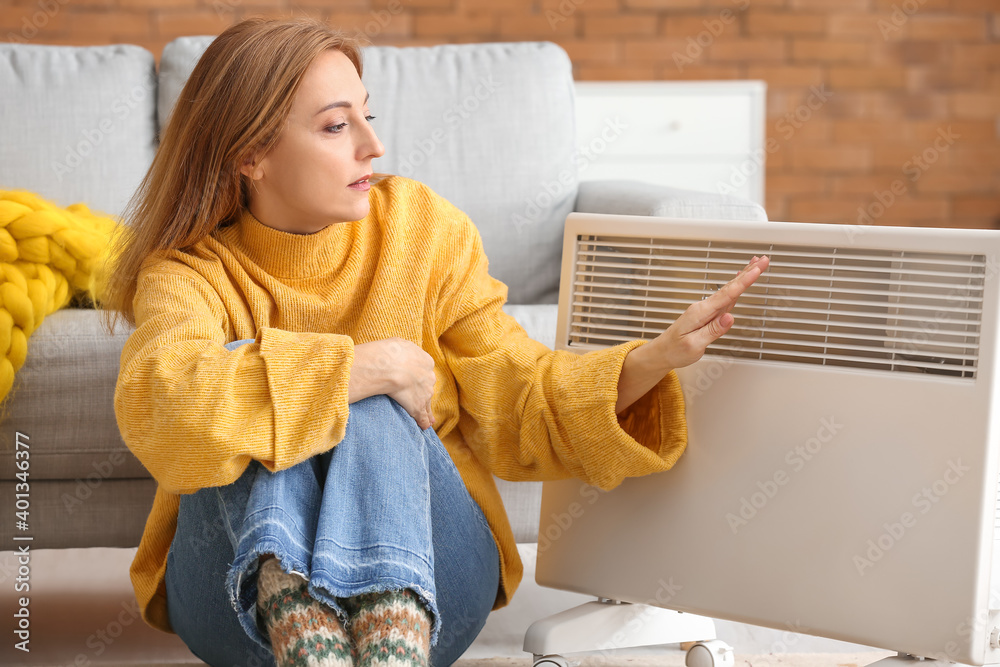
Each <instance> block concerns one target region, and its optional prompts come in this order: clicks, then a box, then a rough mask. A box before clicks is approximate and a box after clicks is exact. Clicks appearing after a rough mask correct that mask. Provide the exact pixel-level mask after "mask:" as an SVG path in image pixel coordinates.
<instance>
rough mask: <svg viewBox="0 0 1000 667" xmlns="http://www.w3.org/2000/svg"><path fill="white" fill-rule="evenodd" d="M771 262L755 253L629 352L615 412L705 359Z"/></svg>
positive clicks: (620, 381) (621, 376)
mask: <svg viewBox="0 0 1000 667" xmlns="http://www.w3.org/2000/svg"><path fill="white" fill-rule="evenodd" d="M769 263H770V259H769V258H768V257H754V258H753V259H752V260H750V263H749V264H747V265H746V266H745V267H744V268H743V270H742V271H740V272H739V273H738V274H737V275H736V277H735V278H733V279H732V280H730V281H729V282H728V283H726V284H725V285H723V286H722V288H721V289H719V290H718V291H717V292H716V293H715V294H713V295H712V296H710V297H708V298H707V299H703V300H702V301H698V302H695V303H693V304H691V305H690V306H689V307H688V308H687V310H685V311H684V313H683V314H681V316H680V317H678V318H677V320H676V321H675V322H674V323H673V324H671V325H670V326H669V327H668V328H667V330H666V331H664V332H663V333H661V334H660V335H659V336H657V337H656V338H655V339H653V340H652V341H650V342H649V343H648V344H646V345H641V346H639V347H637V348H635V349H633V350H632V351H631V352H629V353H628V356H626V357H625V362H624V363H623V364H622V372H621V375H619V377H618V402H617V403H616V404H615V412H617V413H621V412H622V411H624V410H625V409H626V408H627V407H628V406H630V405H632V404H633V403H635V402H636V401H637V400H639V399H640V398H641V397H642V396H644V395H645V394H646V392H647V391H649V390H650V389H652V388H653V387H655V386H656V384H657V383H658V382H659V381H660V380H662V379H663V378H664V377H665V376H666V374H667V373H669V372H670V371H672V370H674V369H677V368H684V367H685V366H690V365H691V364H693V363H694V362H696V361H698V360H699V359H701V357H702V355H703V354H705V348H706V347H708V346H709V345H710V344H711V343H712V342H713V341H714V340H716V339H717V338H719V337H720V336H722V335H723V334H724V333H726V332H727V331H729V329H730V327H732V326H733V316H732V315H731V314H730V312H729V311H730V310H732V309H733V306H734V305H736V300H737V299H738V298H739V297H740V295H741V294H743V292H744V291H745V290H746V289H747V288H748V287H750V285H752V284H753V283H754V281H755V280H757V278H758V277H760V274H761V273H763V272H764V271H766V270H767V267H768V264H769Z"/></svg>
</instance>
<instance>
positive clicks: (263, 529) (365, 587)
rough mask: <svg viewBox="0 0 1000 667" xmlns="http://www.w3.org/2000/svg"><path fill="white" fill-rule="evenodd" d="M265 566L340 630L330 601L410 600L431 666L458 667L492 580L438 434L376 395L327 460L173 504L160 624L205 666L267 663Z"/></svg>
mask: <svg viewBox="0 0 1000 667" xmlns="http://www.w3.org/2000/svg"><path fill="white" fill-rule="evenodd" d="M252 342H253V340H252V339H246V340H239V341H234V342H232V343H229V344H228V345H226V347H227V348H228V349H233V348H235V346H237V345H241V344H245V343H252ZM264 553H272V554H274V555H275V556H276V557H277V558H278V560H279V562H280V563H281V566H282V569H283V570H285V572H296V573H299V574H301V575H302V576H303V577H304V578H305V579H307V580H308V582H309V584H308V591H309V594H310V595H312V596H313V597H314V598H316V599H317V600H319V601H320V602H322V603H325V604H326V605H328V606H329V607H330V608H332V609H333V610H334V611H335V612H336V614H337V615H338V617H339V618H340V620H341V622H342V623H343V624H344V626H345V627H347V624H346V619H347V616H346V612H345V610H344V608H343V606H342V605H341V602H340V600H339V599H338V598H345V597H350V596H354V595H358V594H360V593H365V592H369V591H383V590H398V589H402V588H409V589H411V590H413V591H414V592H415V593H416V594H417V596H418V597H419V598H420V600H421V602H422V603H423V606H424V609H426V610H428V611H429V613H430V616H431V620H432V623H431V654H430V656H429V659H430V665H431V667H447V665H450V664H452V663H453V662H455V661H456V660H458V658H459V657H460V656H461V655H462V653H464V652H465V650H466V649H467V648H468V647H469V645H470V644H471V643H472V641H473V640H474V639H475V638H476V636H477V635H478V634H479V632H480V630H482V628H483V625H485V623H486V617H487V616H488V615H489V612H490V610H491V609H492V607H493V603H494V601H495V600H496V595H497V590H498V586H499V578H500V556H499V553H498V551H497V547H496V543H495V542H494V539H493V535H492V533H491V531H490V529H489V526H488V525H487V523H486V519H485V517H484V516H483V513H482V510H481V509H480V508H479V506H478V505H477V504H476V502H475V501H474V500H473V499H472V497H471V496H470V495H469V492H468V491H467V490H466V488H465V484H464V482H463V481H462V478H461V476H460V475H459V473H458V470H457V469H456V468H455V464H454V462H453V461H452V459H451V456H450V455H449V454H448V452H447V450H446V449H445V447H444V445H443V444H442V443H441V440H440V439H439V438H438V437H437V434H436V433H435V432H434V429H433V428H428V429H424V430H421V429H420V427H419V426H418V425H417V423H416V421H415V420H414V419H413V418H412V417H411V416H410V415H409V414H408V413H407V412H406V411H405V410H404V409H403V408H402V407H401V406H400V405H399V404H398V403H396V402H395V401H394V400H392V399H391V398H389V397H388V396H386V395H382V394H380V395H376V396H370V397H368V398H366V399H363V400H360V401H357V402H355V403H352V404H351V405H350V413H349V416H348V423H347V429H346V433H345V435H344V438H343V440H341V441H340V442H339V443H337V445H336V446H334V447H333V448H332V449H330V450H328V451H326V452H324V453H322V454H319V455H317V456H314V457H312V458H311V459H309V460H306V461H303V462H302V463H300V464H298V465H296V466H293V467H291V468H288V469H285V470H281V471H279V472H277V473H271V472H270V471H268V470H267V469H266V468H265V467H263V466H262V465H261V464H260V462H258V461H256V460H253V461H251V462H250V464H249V465H248V466H247V469H246V471H245V472H244V473H243V475H242V476H241V477H240V478H239V479H238V480H236V481H235V482H233V483H232V484H229V485H227V486H221V487H208V488H204V489H201V490H199V491H197V492H196V493H193V494H185V495H182V496H181V501H180V510H179V512H178V517H177V532H176V533H175V534H174V539H173V542H172V543H171V545H170V551H169V553H168V556H167V571H166V587H167V607H168V614H169V618H170V624H171V626H172V627H173V629H174V632H176V633H177V634H178V636H180V638H181V639H182V640H183V641H184V643H185V644H186V645H187V646H188V648H189V649H191V651H192V652H193V653H194V654H195V655H196V656H198V658H200V659H201V660H203V661H204V662H206V663H208V664H209V665H213V666H214V667H223V666H225V667H231V666H232V667H235V666H240V667H247V666H249V667H253V666H255V665H262V666H264V665H266V666H273V665H274V664H275V660H274V654H273V652H272V649H271V642H270V639H269V637H268V636H267V631H266V629H265V628H263V627H262V626H260V625H258V622H257V609H256V603H257V576H256V575H257V565H258V558H259V556H260V555H261V554H264Z"/></svg>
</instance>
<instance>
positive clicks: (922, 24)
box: [0, 0, 1000, 228]
mask: <svg viewBox="0 0 1000 667" xmlns="http://www.w3.org/2000/svg"><path fill="white" fill-rule="evenodd" d="M0 1H2V2H3V4H2V5H0V39H3V40H5V41H11V40H20V41H30V42H33V43H47V44H107V43H114V42H129V43H134V44H140V45H142V46H145V47H146V48H148V49H150V50H151V51H153V53H155V54H156V55H157V57H159V54H160V52H161V51H162V49H163V45H164V44H166V43H167V42H168V41H170V40H171V39H173V38H175V37H178V36H181V35H192V34H217V33H218V32H219V31H220V30H222V29H223V28H225V27H226V26H227V25H229V24H230V23H232V22H233V21H235V20H239V19H241V18H243V17H246V16H250V15H256V14H262V15H267V16H286V15H289V14H309V15H312V16H316V17H319V18H322V19H324V20H327V21H328V22H330V23H331V24H333V25H338V26H341V27H344V28H347V29H348V30H349V31H350V32H352V33H353V32H356V31H358V32H362V33H363V34H366V35H367V36H368V37H369V38H370V40H371V41H372V43H375V44H392V45H397V46H407V45H428V44H440V43H445V42H472V41H507V40H511V41H515V40H551V41H554V42H556V43H558V44H560V45H562V46H563V47H564V48H565V49H566V51H567V52H568V53H569V55H570V57H571V59H572V60H573V64H574V72H575V76H576V78H577V79H581V80H624V79H638V80H645V79H663V80H669V79H740V78H754V79H763V80H764V81H766V82H767V84H768V109H767V112H768V119H767V134H768V139H769V150H768V152H767V180H766V190H767V209H768V214H769V216H770V217H771V219H772V220H795V221H813V222H827V221H828V222H850V223H856V222H857V221H858V220H859V217H861V218H862V222H870V223H875V224H893V225H924V226H953V227H981V228H989V227H1000V0H294V1H290V0H0ZM890 198H891V199H892V204H891V205H889V206H881V205H879V200H880V199H881V200H882V202H887V201H888V200H889V199H890ZM865 212H867V214H868V216H869V217H868V218H867V219H865V218H864V213H865Z"/></svg>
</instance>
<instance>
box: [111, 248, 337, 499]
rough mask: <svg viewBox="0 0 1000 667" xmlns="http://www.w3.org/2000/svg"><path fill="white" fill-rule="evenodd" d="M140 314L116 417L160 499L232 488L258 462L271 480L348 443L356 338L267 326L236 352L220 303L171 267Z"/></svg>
mask: <svg viewBox="0 0 1000 667" xmlns="http://www.w3.org/2000/svg"><path fill="white" fill-rule="evenodd" d="M167 264H169V266H166V265H167ZM134 305H135V318H136V329H135V331H133V332H132V334H131V335H130V336H129V339H128V340H127V341H126V343H125V346H124V348H123V349H122V354H121V364H120V371H119V375H118V381H117V385H116V388H115V396H114V406H115V416H116V418H117V420H118V426H119V430H120V431H121V435H122V438H123V439H124V441H125V444H126V445H128V447H129V449H130V450H131V451H132V452H133V453H134V454H135V455H136V457H137V458H138V459H139V461H140V462H141V463H142V464H143V465H144V466H145V467H146V469H147V470H149V472H150V474H151V475H152V476H153V478H154V479H156V481H157V483H158V484H159V485H160V486H161V487H163V488H164V490H166V491H168V492H171V493H193V492H195V491H197V490H198V489H201V488H205V487H210V486H223V485H226V484H231V483H232V482H234V481H236V480H237V479H238V478H239V477H240V475H241V474H242V473H243V472H244V470H246V466H247V465H248V464H249V463H250V461H251V460H252V459H256V460H258V461H260V462H261V463H262V464H263V465H264V466H265V467H266V468H267V469H268V470H270V471H272V472H275V471H278V470H282V469H285V468H289V467H291V466H293V465H296V464H298V463H300V462H302V461H305V460H306V459H308V458H310V457H312V456H314V455H316V454H319V453H322V452H324V451H326V450H328V449H330V448H331V447H333V446H334V445H335V444H336V443H338V442H340V440H341V439H343V437H344V431H345V428H346V425H347V415H348V404H347V385H348V379H349V377H350V371H351V365H352V363H353V361H354V343H353V341H352V339H351V338H350V337H348V336H343V335H337V334H326V333H295V332H289V331H284V330H281V329H276V328H272V327H261V328H260V329H258V331H257V334H256V337H255V340H254V342H253V343H249V344H246V345H241V346H239V347H237V348H236V349H234V350H229V349H227V348H226V347H225V344H226V342H228V341H227V337H228V334H227V331H228V328H229V327H228V321H229V320H228V316H227V314H226V309H225V306H224V303H223V301H222V299H221V298H220V296H219V295H218V293H217V292H216V291H215V290H214V289H213V288H212V286H211V285H210V284H209V283H208V281H207V280H205V279H204V278H203V277H202V276H201V275H199V274H198V273H197V272H196V271H194V270H193V269H190V268H188V267H186V266H183V265H180V264H174V263H169V262H161V263H160V264H157V265H155V266H154V267H153V268H151V269H149V270H147V269H144V270H143V271H142V272H141V273H140V276H139V281H138V288H137V292H136V296H135V301H134Z"/></svg>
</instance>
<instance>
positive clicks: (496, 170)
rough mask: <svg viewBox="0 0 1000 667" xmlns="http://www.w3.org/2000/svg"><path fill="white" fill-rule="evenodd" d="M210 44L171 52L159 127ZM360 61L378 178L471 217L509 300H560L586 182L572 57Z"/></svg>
mask: <svg viewBox="0 0 1000 667" xmlns="http://www.w3.org/2000/svg"><path fill="white" fill-rule="evenodd" d="M212 39H213V37H210V36H207V37H181V38H179V39H176V40H174V41H172V42H170V43H169V44H167V46H166V47H165V48H164V50H163V56H162V58H161V59H160V81H161V83H160V100H159V117H160V121H161V123H162V122H165V121H166V119H167V117H168V115H169V113H170V110H171V109H172V108H173V105H174V102H175V101H176V99H177V97H178V95H179V94H180V91H181V89H182V88H183V85H184V82H185V81H187V78H188V76H190V73H191V71H192V70H193V69H194V66H195V64H196V62H197V60H198V58H199V57H200V56H201V54H202V53H203V52H204V50H205V49H206V48H207V47H208V45H209V43H211V41H212ZM363 62H364V75H363V81H364V84H365V87H366V89H367V90H368V92H369V93H370V94H371V100H370V101H369V109H370V111H371V113H372V115H374V116H375V117H376V119H375V120H374V121H372V122H373V125H374V127H375V130H376V132H377V133H378V135H379V138H380V139H381V140H382V143H383V144H384V145H385V150H386V152H385V155H384V156H383V157H381V158H379V159H377V160H375V162H374V167H373V168H374V170H375V171H378V172H383V173H392V174H399V175H401V176H407V177H409V178H414V179H416V180H418V181H421V182H424V183H426V184H427V185H429V186H430V187H431V188H433V189H434V190H435V191H436V192H438V193H439V194H441V195H442V196H444V197H445V198H446V199H448V200H449V201H451V202H452V203H453V204H455V205H456V206H457V207H458V208H460V209H461V210H463V211H465V212H466V213H467V214H468V215H469V217H470V218H471V219H472V221H473V222H474V223H475V224H476V226H477V228H478V229H479V232H480V234H481V235H482V237H483V246H484V248H485V250H486V255H487V257H489V260H490V272H491V273H492V274H493V275H494V276H495V277H496V278H498V279H499V280H501V281H503V282H504V283H506V284H507V286H508V288H509V292H508V301H509V302H510V303H556V302H557V301H558V296H559V268H560V257H561V255H562V229H563V224H564V222H565V220H566V216H567V215H568V214H569V213H570V211H571V210H572V209H573V203H574V201H575V200H576V189H577V185H578V179H577V166H576V164H575V162H574V157H575V154H576V147H575V146H576V137H575V132H576V130H575V120H574V118H575V117H574V107H573V73H572V66H571V63H570V60H569V57H568V56H567V55H566V52H565V51H563V49H562V48H561V47H559V46H558V45H556V44H553V43H550V42H511V43H505V42H497V43H489V44H444V45H440V46H431V47H405V48H399V47H391V46H369V47H365V48H364V50H363Z"/></svg>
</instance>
